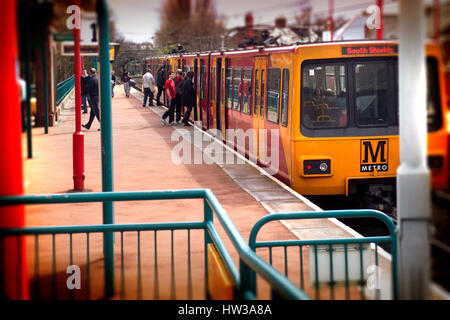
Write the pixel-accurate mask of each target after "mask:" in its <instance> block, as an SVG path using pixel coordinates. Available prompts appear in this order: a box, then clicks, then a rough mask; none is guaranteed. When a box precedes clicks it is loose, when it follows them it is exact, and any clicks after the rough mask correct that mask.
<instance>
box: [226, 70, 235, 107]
mask: <svg viewBox="0 0 450 320" xmlns="http://www.w3.org/2000/svg"><path fill="white" fill-rule="evenodd" d="M232 81H233V77H232V73H231V68H227V70H226V71H225V105H226V107H227V108H229V109H231V107H232V102H231V99H232V98H233V87H232V83H233V82H232Z"/></svg>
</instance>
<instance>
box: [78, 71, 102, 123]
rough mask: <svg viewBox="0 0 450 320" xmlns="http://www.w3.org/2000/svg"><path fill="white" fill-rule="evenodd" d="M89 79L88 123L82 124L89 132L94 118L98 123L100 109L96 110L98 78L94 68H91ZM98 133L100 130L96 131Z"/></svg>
mask: <svg viewBox="0 0 450 320" xmlns="http://www.w3.org/2000/svg"><path fill="white" fill-rule="evenodd" d="M90 74H91V77H90V79H89V83H88V89H87V92H88V94H89V96H90V97H91V103H92V104H91V114H90V115H89V121H88V123H86V124H83V125H82V127H83V128H85V129H87V130H89V129H90V128H91V125H92V122H93V121H94V118H96V117H97V120H98V122H100V109H99V108H98V78H97V70H95V68H91V72H90ZM98 131H100V129H98Z"/></svg>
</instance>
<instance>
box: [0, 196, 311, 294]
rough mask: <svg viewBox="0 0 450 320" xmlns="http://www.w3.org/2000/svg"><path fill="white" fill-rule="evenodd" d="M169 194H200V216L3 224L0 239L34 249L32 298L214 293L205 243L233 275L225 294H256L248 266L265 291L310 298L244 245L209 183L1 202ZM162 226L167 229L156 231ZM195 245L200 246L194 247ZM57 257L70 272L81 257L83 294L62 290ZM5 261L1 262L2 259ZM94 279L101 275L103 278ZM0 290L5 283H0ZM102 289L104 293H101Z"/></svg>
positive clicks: (65, 281) (64, 283) (14, 202)
mask: <svg viewBox="0 0 450 320" xmlns="http://www.w3.org/2000/svg"><path fill="white" fill-rule="evenodd" d="M174 199H202V200H203V211H204V212H203V220H202V221H194V222H172V223H170V222H169V223H143V224H104V225H85V226H55V227H29V228H17V229H2V230H0V243H1V245H2V246H4V245H7V244H8V241H20V238H21V237H25V236H28V237H32V239H33V240H34V241H28V246H29V248H31V250H28V251H32V252H33V251H34V257H33V256H32V259H30V260H32V261H30V266H31V268H32V269H34V279H33V285H32V294H33V295H32V297H33V298H36V299H38V298H44V299H47V298H49V299H61V298H69V299H70V298H81V299H86V298H87V299H91V298H111V297H112V298H121V299H126V298H130V296H131V297H132V298H133V299H134V298H137V299H141V298H146V299H169V298H171V299H180V298H187V299H192V298H196V299H200V298H207V299H208V298H212V297H214V296H212V295H213V292H212V289H211V288H213V284H212V283H210V282H209V280H208V279H209V277H210V276H211V273H212V269H211V268H212V267H213V261H212V259H211V258H210V255H209V253H210V251H211V250H210V248H211V246H213V247H214V249H215V250H213V251H216V252H217V253H218V255H219V256H220V260H221V261H222V262H221V263H219V264H222V266H223V267H224V268H225V270H226V273H227V274H228V277H229V279H230V280H231V282H232V290H233V296H232V297H231V298H235V299H255V298H256V296H255V294H254V292H252V291H251V283H250V280H251V279H250V277H248V272H249V270H250V271H252V272H255V273H256V274H258V275H259V276H260V277H262V278H263V279H265V280H266V281H267V283H268V284H269V286H270V288H271V290H272V291H273V292H277V296H279V297H283V298H286V299H308V298H309V297H308V296H307V295H306V294H304V293H303V291H301V290H300V289H299V288H297V287H296V286H295V285H294V284H293V283H292V282H290V281H289V280H288V279H287V278H286V277H284V276H283V275H281V274H280V273H279V272H278V271H277V270H275V269H274V268H273V267H271V266H270V265H269V264H268V263H267V262H265V261H264V260H263V259H261V258H260V257H258V256H257V255H256V254H255V253H254V252H253V251H252V250H251V249H250V247H249V246H248V245H247V244H246V242H245V241H244V239H243V238H242V236H241V235H240V233H239V232H238V230H237V229H236V227H235V226H234V224H233V223H232V221H231V220H230V218H229V217H228V215H227V213H226V212H225V210H224V209H223V207H222V206H221V204H220V203H219V201H218V200H217V198H216V197H215V196H214V194H213V193H212V192H211V191H210V190H209V189H199V190H178V191H134V192H104V193H78V194H53V195H26V196H6V197H0V205H2V206H5V205H19V204H26V205H36V204H58V203H59V204H67V203H88V202H116V201H141V200H174ZM213 216H216V217H217V220H218V222H219V223H220V225H221V227H222V228H223V230H224V231H225V233H226V235H227V236H228V238H229V240H230V241H231V244H232V245H233V247H234V248H235V249H236V251H237V254H238V258H239V265H240V268H239V269H238V268H237V266H236V264H235V263H234V261H233V259H232V258H231V255H230V253H229V251H228V250H227V249H226V247H225V245H224V242H223V240H222V238H221V237H220V236H219V233H218V231H217V229H216V227H215V225H214V223H213V222H214V220H213ZM164 232H165V234H164V235H162V234H163V233H164ZM175 232H177V233H179V232H183V233H184V234H185V239H186V240H183V239H182V238H181V239H180V237H177V238H176V239H175V240H174V233H175ZM111 233H114V234H115V235H116V240H118V239H120V241H116V242H115V244H114V245H113V246H112V247H107V246H105V243H104V241H103V239H102V236H103V238H106V237H107V236H109V235H111ZM148 233H150V234H148ZM194 234H195V235H194ZM44 238H45V239H44ZM75 238H76V239H75ZM80 239H81V240H80ZM161 239H163V240H161ZM77 240H78V241H77ZM202 240H203V241H202ZM44 241H47V248H48V250H44V251H43V250H41V249H42V244H43V242H44ZM49 243H50V244H49ZM40 245H41V247H40ZM0 248H1V247H0ZM119 248H120V250H119V252H120V253H119V254H117V255H115V256H114V251H115V250H118V249H119ZM149 248H151V250H149ZM200 248H203V250H202V251H200ZM67 249H68V250H67ZM75 249H76V250H75ZM102 249H103V252H102ZM183 250H185V252H182V256H180V255H178V256H176V255H175V251H178V252H180V251H183ZM116 252H117V251H116ZM107 254H108V255H112V256H114V257H115V259H113V260H111V262H112V263H108V262H106V261H108V260H106V259H104V256H106V255H107ZM19 256H20V255H19ZM30 256H31V255H30ZM80 256H82V257H83V258H80ZM75 258H76V259H75ZM115 260H120V269H119V268H116V267H115V266H114V261H115ZM144 260H145V261H147V262H146V263H144ZM162 260H164V261H162ZM57 262H58V263H59V265H60V266H61V265H63V266H64V267H65V266H68V265H69V266H72V267H73V268H74V269H73V270H75V271H76V268H77V266H75V267H74V263H75V262H77V263H78V264H80V263H79V262H82V263H83V264H82V267H81V268H80V269H82V270H83V274H86V275H87V276H86V277H85V281H83V283H82V284H81V283H78V284H77V281H76V279H75V280H74V282H72V283H71V284H70V285H73V286H75V288H76V286H77V285H78V286H79V287H80V288H83V291H82V293H81V291H76V293H75V291H74V290H68V289H67V288H68V287H69V280H68V279H67V273H66V269H65V268H63V269H62V271H61V272H58V271H57V269H58V268H57ZM4 263H5V262H4V261H2V264H4ZM19 265H20V263H19ZM44 265H45V266H44ZM219 267H220V266H219ZM44 269H45V270H44ZM116 269H117V270H118V271H120V276H119V277H118V278H119V280H120V285H119V287H120V290H119V293H118V294H117V293H116V294H115V295H111V294H110V293H109V292H108V290H107V288H108V287H109V288H115V287H116V286H115V285H114V282H115V278H116V277H115V276H114V272H115V270H116ZM73 270H72V271H73ZM199 270H200V271H199ZM202 270H203V271H202ZM44 271H45V272H44ZM67 271H69V270H67ZM78 271H80V270H78ZM176 271H178V272H176ZM74 274H75V273H74ZM134 274H136V278H135V279H134V281H133V282H131V280H130V279H131V277H132V275H134ZM100 275H101V276H100ZM100 278H103V279H104V281H103V284H102V283H101V281H100ZM143 279H145V281H143ZM199 288H200V289H199ZM2 290H4V289H3V288H2ZM199 290H202V292H203V294H199ZM219 290H220V288H219ZM132 291H134V292H135V295H134V294H130V292H132ZM102 292H103V294H101V293H102ZM151 293H153V294H151Z"/></svg>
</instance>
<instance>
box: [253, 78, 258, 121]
mask: <svg viewBox="0 0 450 320" xmlns="http://www.w3.org/2000/svg"><path fill="white" fill-rule="evenodd" d="M254 97H255V104H254V105H255V112H254V113H253V114H254V115H256V116H257V115H258V101H259V70H255V94H254Z"/></svg>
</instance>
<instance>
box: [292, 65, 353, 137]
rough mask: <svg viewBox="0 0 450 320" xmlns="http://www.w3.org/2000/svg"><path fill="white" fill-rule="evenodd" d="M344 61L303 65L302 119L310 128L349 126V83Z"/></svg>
mask: <svg viewBox="0 0 450 320" xmlns="http://www.w3.org/2000/svg"><path fill="white" fill-rule="evenodd" d="M345 79H346V75H345V65H344V64H336V63H334V64H331V63H330V64H314V65H307V66H304V67H303V68H302V93H301V96H302V123H303V125H304V126H305V127H307V128H310V129H318V128H343V127H346V126H347V85H346V80H345Z"/></svg>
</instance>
